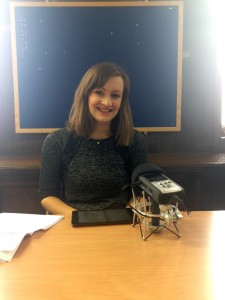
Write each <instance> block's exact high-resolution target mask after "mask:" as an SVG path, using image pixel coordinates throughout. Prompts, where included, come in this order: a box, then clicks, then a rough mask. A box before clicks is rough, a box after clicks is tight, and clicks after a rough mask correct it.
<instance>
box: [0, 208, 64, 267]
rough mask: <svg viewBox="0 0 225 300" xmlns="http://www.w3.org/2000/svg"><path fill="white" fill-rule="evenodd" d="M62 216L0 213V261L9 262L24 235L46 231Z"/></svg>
mask: <svg viewBox="0 0 225 300" xmlns="http://www.w3.org/2000/svg"><path fill="white" fill-rule="evenodd" d="M62 218H63V216H55V215H36V214H18V213H0V261H11V260H12V258H13V256H14V254H15V253H16V250H17V249H18V247H19V245H20V244H21V242H22V240H23V238H24V237H25V236H26V235H32V234H33V233H34V232H35V231H38V230H41V229H42V230H47V229H48V228H50V227H52V226H53V225H55V224H56V223H58V222H59V221H60V220H61V219H62Z"/></svg>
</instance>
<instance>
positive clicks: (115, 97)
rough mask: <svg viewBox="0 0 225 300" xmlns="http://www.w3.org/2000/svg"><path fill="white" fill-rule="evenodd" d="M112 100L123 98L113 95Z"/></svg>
mask: <svg viewBox="0 0 225 300" xmlns="http://www.w3.org/2000/svg"><path fill="white" fill-rule="evenodd" d="M112 98H113V99H119V98H121V96H120V95H119V94H112Z"/></svg>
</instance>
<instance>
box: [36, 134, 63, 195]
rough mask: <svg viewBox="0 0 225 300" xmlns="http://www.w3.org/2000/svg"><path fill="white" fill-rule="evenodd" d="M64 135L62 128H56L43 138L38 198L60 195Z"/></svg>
mask: <svg viewBox="0 0 225 300" xmlns="http://www.w3.org/2000/svg"><path fill="white" fill-rule="evenodd" d="M64 135H65V131H64V130H58V131H56V132H53V133H50V134H49V135H48V136H47V137H46V138H45V140H44V143H43V146H42V155H41V168H40V177H39V188H38V197H39V199H40V200H41V199H43V198H45V197H48V196H55V197H60V184H61V176H62V153H63V149H64V143H65V142H64V139H65V137H64Z"/></svg>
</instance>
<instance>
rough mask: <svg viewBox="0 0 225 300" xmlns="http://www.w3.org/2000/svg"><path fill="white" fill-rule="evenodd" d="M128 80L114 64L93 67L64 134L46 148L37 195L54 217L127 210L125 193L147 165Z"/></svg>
mask: <svg viewBox="0 0 225 300" xmlns="http://www.w3.org/2000/svg"><path fill="white" fill-rule="evenodd" d="M128 94H129V79H128V76H127V75H126V73H125V72H124V71H123V69H122V68H121V67H119V66H117V65H116V64H113V63H108V62H106V63H100V64H97V65H94V66H93V67H91V68H90V69H89V70H88V71H87V72H86V73H85V75H84V77H83V78H82V80H81V82H80V84H79V86H78V88H77V90H76V93H75V97H74V102H73V105H72V108H71V112H70V116H69V120H68V122H67V126H66V128H62V129H59V130H57V131H55V132H53V133H50V134H49V135H48V136H47V137H46V139H45V141H44V144H43V149H42V161H41V171H40V181H39V190H38V194H39V197H40V199H41V204H42V206H43V207H44V208H45V209H46V210H47V211H49V212H50V213H53V214H61V215H71V213H72V211H73V210H75V209H105V208H122V207H126V204H127V202H128V201H129V199H128V198H129V195H127V196H126V197H122V189H123V187H124V186H126V185H128V184H129V183H130V181H131V174H132V172H133V170H134V169H135V168H136V167H137V166H138V165H140V164H142V163H146V162H147V160H148V158H147V157H148V152H147V145H146V143H145V140H144V136H143V134H142V133H140V132H138V131H136V130H134V129H133V122H132V116H131V111H130V106H129V102H128Z"/></svg>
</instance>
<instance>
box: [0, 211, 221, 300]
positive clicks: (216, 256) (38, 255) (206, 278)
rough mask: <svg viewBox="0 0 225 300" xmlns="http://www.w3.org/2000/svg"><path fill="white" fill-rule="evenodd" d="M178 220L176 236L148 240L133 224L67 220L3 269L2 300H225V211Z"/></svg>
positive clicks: (29, 241) (28, 241)
mask: <svg viewBox="0 0 225 300" xmlns="http://www.w3.org/2000/svg"><path fill="white" fill-rule="evenodd" d="M183 215H184V219H183V220H182V222H181V223H180V231H181V234H182V237H181V238H178V237H176V236H175V235H174V234H172V233H170V232H169V231H167V230H166V229H163V231H161V232H160V233H158V234H154V235H153V236H151V237H150V238H149V239H148V240H147V241H143V240H142V239H141V235H140V232H139V227H138V226H137V225H136V226H135V227H134V228H133V227H132V226H131V225H114V226H101V227H86V228H73V227H72V226H71V225H70V220H67V219H64V220H62V221H61V222H60V223H58V224H56V225H55V226H54V227H52V228H50V229H49V230H48V231H39V232H36V233H34V234H33V236H32V237H26V238H25V239H24V240H23V242H22V244H21V245H20V247H19V249H18V250H17V253H16V255H15V256H14V258H13V260H12V261H11V262H8V263H0V299H1V300H20V299H23V300H26V299H29V300H35V299H38V300H40V299H41V300H44V299H48V300H51V299H53V300H54V299H55V300H58V299H60V300H61V299H62V300H64V299H66V300H67V299H76V300H80V299H98V300H101V299H104V300H107V299H118V300H120V299H121V300H124V299H126V300H131V299H154V300H157V299H158V300H163V299H166V300H170V299H171V300H172V299H173V300H176V299H182V300H186V299H188V300H195V299H196V300H218V299H221V300H222V299H225V291H224V290H225V234H224V231H225V212H223V211H221V212H219V211H218V212H193V213H192V215H191V216H188V215H187V214H186V213H183Z"/></svg>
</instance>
